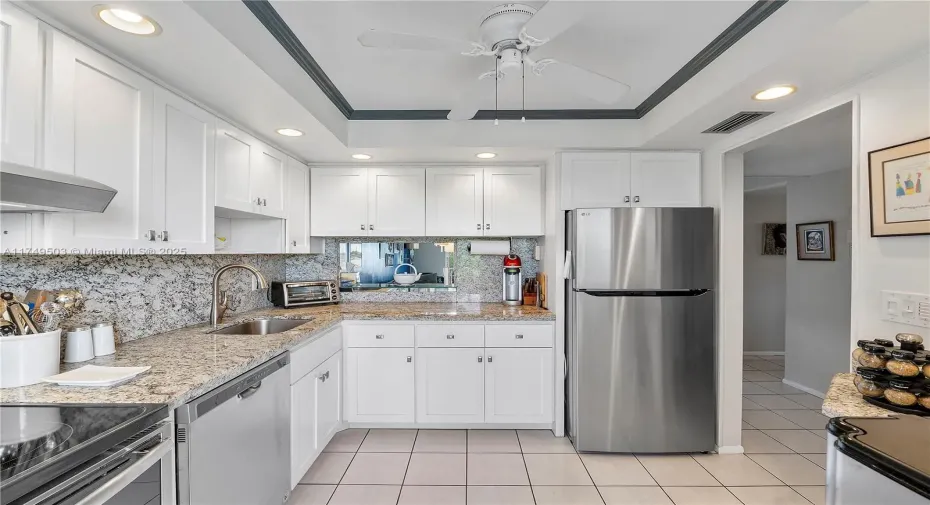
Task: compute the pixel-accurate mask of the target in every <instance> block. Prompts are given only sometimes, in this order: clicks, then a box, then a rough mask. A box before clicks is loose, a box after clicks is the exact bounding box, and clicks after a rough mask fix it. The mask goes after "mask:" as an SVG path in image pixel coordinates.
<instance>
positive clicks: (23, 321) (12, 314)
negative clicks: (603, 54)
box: [0, 291, 39, 335]
mask: <svg viewBox="0 0 930 505" xmlns="http://www.w3.org/2000/svg"><path fill="white" fill-rule="evenodd" d="M0 299H3V300H4V301H6V313H7V314H8V315H9V318H8V319H9V320H10V321H12V322H13V324H14V325H15V326H16V331H17V333H19V334H20V335H28V334H31V333H39V330H38V328H36V325H35V323H34V322H32V318H30V317H29V311H28V310H27V309H26V307H25V306H24V305H23V304H21V303H19V302H18V301H16V299H15V298H14V297H13V293H10V292H9V291H5V292H3V293H0Z"/></svg>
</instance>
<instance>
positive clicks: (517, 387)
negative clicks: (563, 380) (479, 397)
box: [484, 348, 555, 423]
mask: <svg viewBox="0 0 930 505" xmlns="http://www.w3.org/2000/svg"><path fill="white" fill-rule="evenodd" d="M486 352H487V356H486V364H485V395H484V405H485V407H484V408H485V417H484V421H485V422H486V423H549V422H552V420H553V380H554V376H553V374H554V369H555V364H554V363H553V358H552V356H553V353H552V349H551V348H496V349H490V348H489V349H487V350H486Z"/></svg>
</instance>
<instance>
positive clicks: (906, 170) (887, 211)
mask: <svg viewBox="0 0 930 505" xmlns="http://www.w3.org/2000/svg"><path fill="white" fill-rule="evenodd" d="M869 206H870V212H871V216H870V217H871V219H870V220H871V225H872V236H873V237H899V236H908V235H930V137H927V138H924V139H920V140H914V141H911V142H907V143H904V144H898V145H895V146H890V147H885V148H882V149H876V150H875V151H871V152H869Z"/></svg>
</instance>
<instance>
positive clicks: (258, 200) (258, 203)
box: [255, 198, 262, 207]
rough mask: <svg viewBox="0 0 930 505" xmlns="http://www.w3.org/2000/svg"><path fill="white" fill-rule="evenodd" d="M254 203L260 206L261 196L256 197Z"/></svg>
mask: <svg viewBox="0 0 930 505" xmlns="http://www.w3.org/2000/svg"><path fill="white" fill-rule="evenodd" d="M255 205H258V206H259V207H261V205H262V199H261V198H256V199H255Z"/></svg>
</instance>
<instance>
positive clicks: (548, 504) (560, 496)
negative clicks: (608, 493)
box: [533, 486, 604, 505]
mask: <svg viewBox="0 0 930 505" xmlns="http://www.w3.org/2000/svg"><path fill="white" fill-rule="evenodd" d="M533 496H535V497H536V505H604V500H602V499H601V495H600V494H599V493H598V492H597V488H596V487H594V486H533Z"/></svg>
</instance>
